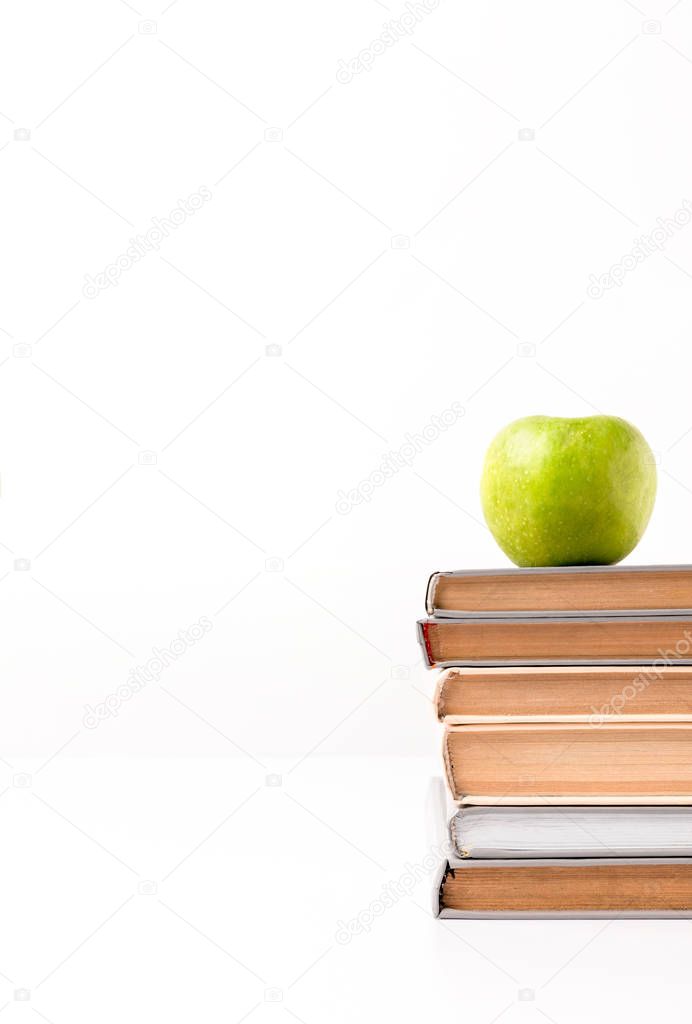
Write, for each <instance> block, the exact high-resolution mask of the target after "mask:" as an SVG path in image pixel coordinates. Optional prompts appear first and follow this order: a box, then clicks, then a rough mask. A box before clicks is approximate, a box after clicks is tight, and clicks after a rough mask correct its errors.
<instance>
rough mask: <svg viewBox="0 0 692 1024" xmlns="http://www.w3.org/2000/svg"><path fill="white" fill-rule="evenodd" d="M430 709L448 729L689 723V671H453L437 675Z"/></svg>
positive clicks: (691, 672)
mask: <svg viewBox="0 0 692 1024" xmlns="http://www.w3.org/2000/svg"><path fill="white" fill-rule="evenodd" d="M435 710H436V712H437V717H438V718H439V719H440V721H444V722H446V723H447V724H448V725H454V724H457V725H458V724H462V723H464V722H470V721H476V720H478V719H479V718H480V717H481V716H483V717H488V716H491V717H495V718H498V717H503V718H506V719H507V720H510V721H511V720H513V719H516V718H520V717H524V718H533V717H545V716H546V715H549V716H551V717H553V718H554V717H555V716H572V717H577V716H579V717H581V718H583V719H586V720H588V721H591V722H594V723H596V724H598V723H599V722H600V721H602V720H603V719H604V718H605V717H607V716H617V717H618V719H619V720H623V719H626V718H628V717H630V716H632V715H636V716H639V717H645V718H648V719H657V718H671V719H678V720H679V719H690V718H692V667H688V666H684V665H677V664H675V665H633V666H627V667H625V666H616V665H598V666H590V665H587V666H581V667H578V668H577V667H574V666H567V665H556V666H552V665H551V666H545V665H543V666H541V665H539V666H535V667H533V668H525V667H510V668H504V667H503V668H472V667H467V668H464V667H460V666H457V667H454V668H448V669H446V670H445V671H443V672H441V673H440V676H439V679H438V681H437V687H436V692H435Z"/></svg>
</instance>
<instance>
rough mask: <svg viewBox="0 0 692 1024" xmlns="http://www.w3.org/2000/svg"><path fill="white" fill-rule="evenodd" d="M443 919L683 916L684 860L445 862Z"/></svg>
mask: <svg viewBox="0 0 692 1024" xmlns="http://www.w3.org/2000/svg"><path fill="white" fill-rule="evenodd" d="M438 900H439V902H438V910H439V914H440V916H441V917H486V916H488V917H494V916H500V917H513V916H516V917H522V916H527V917H533V916H548V917H551V916H568V917H570V916H572V917H589V916H594V917H597V916H608V915H613V916H615V915H617V916H620V915H622V916H624V917H628V916H630V917H632V916H635V917H659V916H660V917H664V916H683V917H686V916H687V917H688V916H690V913H691V912H692V861H690V860H689V859H683V858H679V859H634V860H630V861H622V860H619V861H618V860H607V859H597V860H563V861H557V860H553V861H523V862H516V861H515V862H511V861H510V862H508V861H492V862H489V861H472V860H469V861H466V862H464V864H463V866H451V865H449V864H448V865H447V867H446V869H445V871H444V874H443V878H442V882H441V884H440V887H439V895H438Z"/></svg>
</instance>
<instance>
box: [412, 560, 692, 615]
mask: <svg viewBox="0 0 692 1024" xmlns="http://www.w3.org/2000/svg"><path fill="white" fill-rule="evenodd" d="M426 608H427V611H428V615H435V616H439V617H450V616H451V617H454V616H459V617H461V618H463V617H464V616H465V615H473V614H481V615H496V616H512V615H515V614H522V613H523V614H527V613H528V614H530V613H534V614H542V613H553V614H554V613H559V614H561V615H570V614H584V613H588V614H592V615H593V614H598V613H601V612H602V613H614V612H637V614H640V615H641V614H644V613H648V614H660V613H662V612H663V613H665V612H673V611H680V610H685V611H689V612H690V613H691V614H692V566H689V565H652V566H649V565H628V566H622V565H616V566H593V565H587V566H582V565H573V566H564V567H559V568H536V569H489V570H477V569H469V570H463V571H461V572H436V573H434V574H433V576H431V578H430V582H429V583H428V590H427V595H426Z"/></svg>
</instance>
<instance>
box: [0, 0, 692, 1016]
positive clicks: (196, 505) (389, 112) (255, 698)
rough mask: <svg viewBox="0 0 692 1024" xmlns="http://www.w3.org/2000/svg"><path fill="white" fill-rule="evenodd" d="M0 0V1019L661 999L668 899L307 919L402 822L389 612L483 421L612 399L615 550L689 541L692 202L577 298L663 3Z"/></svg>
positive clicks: (674, 60) (379, 859) (396, 647)
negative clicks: (125, 258) (639, 518)
mask: <svg viewBox="0 0 692 1024" xmlns="http://www.w3.org/2000/svg"><path fill="white" fill-rule="evenodd" d="M162 2H163V0H162ZM641 3H642V4H644V0H641ZM135 8H137V9H135ZM421 11H423V13H420V12H421ZM1 17H2V33H1V34H0V110H1V111H2V114H1V115H0V181H1V182H2V198H1V199H0V204H1V210H2V214H1V217H2V220H1V226H2V239H3V243H4V244H3V245H2V247H1V252H0V260H2V265H1V266H0V281H1V282H2V289H1V292H0V296H1V301H0V474H1V477H2V499H1V500H0V542H1V546H0V614H1V616H2V618H1V619H0V621H2V624H3V629H2V644H1V645H0V659H1V664H0V667H1V669H2V675H1V677H0V678H1V679H2V690H1V692H2V714H1V715H0V751H2V754H3V757H4V759H5V760H4V763H3V765H2V767H1V768H0V789H2V788H3V787H4V789H2V793H1V795H0V830H1V831H0V837H1V838H2V845H1V846H0V849H2V850H3V862H4V871H3V876H2V906H3V927H2V929H0V932H1V933H2V945H1V947H0V971H1V972H2V974H3V976H4V980H3V978H0V1018H2V1017H4V1018H5V1019H7V1020H10V1019H15V1018H16V1019H17V1020H19V1019H20V1018H22V1019H23V1020H36V1019H37V1017H39V1018H44V1019H47V1020H49V1021H50V1022H52V1024H69V1022H71V1021H81V1020H84V1021H86V1020H94V1019H98V1020H99V1021H102V1022H109V1021H116V1020H121V1019H123V1017H125V1016H127V1017H128V1018H129V1019H135V1020H143V1021H144V1020H147V1021H149V1020H151V1019H165V1020H177V1019H180V1020H183V1019H189V1017H190V1016H192V1014H195V1015H197V1016H199V1017H203V1018H204V1019H205V1020H209V1021H217V1020H218V1021H230V1022H232V1024H233V1022H235V1021H239V1020H240V1019H242V1018H244V1016H245V1015H246V1014H252V1015H253V1018H252V1019H253V1024H254V1021H259V1020H260V1019H262V1018H263V1017H266V1018H267V1019H268V1018H269V1017H272V1018H273V1019H276V1018H277V1017H281V1018H282V1019H287V1018H288V1017H293V1018H297V1019H299V1020H303V1021H305V1024H313V1022H315V1024H316V1022H317V1021H318V1020H320V1019H329V1020H344V1021H346V1020H353V1019H354V1017H356V1016H357V1017H359V1018H360V1019H364V1020H380V1019H382V1017H383V1016H387V1017H390V1016H394V1015H398V1016H403V1015H405V1014H407V1013H408V1014H410V1016H411V1018H412V1019H413V1018H414V1017H415V1018H416V1019H419V1018H421V1017H422V1016H425V1017H426V1018H430V1017H433V1016H435V1015H437V1016H439V1017H441V1016H445V1017H447V1016H449V1015H450V1014H454V1013H456V1014H461V1015H463V1017H464V1018H465V1019H473V1020H478V1021H480V1022H481V1024H484V1022H487V1024H490V1022H491V1021H492V1020H493V1019H497V1017H498V1015H500V1014H503V1020H507V1021H509V1020H510V1019H515V1020H517V1021H518V1020H520V1019H523V1020H528V1019H531V1020H540V1019H541V1018H543V1019H544V1018H545V1017H549V1019H552V1020H554V1021H557V1022H558V1024H568V1022H569V1021H572V1020H573V1021H577V1020H582V1019H584V1017H585V1016H588V1017H589V1018H590V1019H592V1020H609V1019H612V1017H613V1015H620V1016H622V1015H623V1014H624V1013H627V1015H628V1017H629V1018H630V1019H631V1020H635V1021H636V1020H642V1021H643V1020H649V1019H651V1016H652V1014H657V1013H660V1012H663V1011H662V1010H661V1004H662V1003H664V1004H665V1015H666V1018H667V1019H669V1020H678V1019H680V1020H682V1019H686V1016H685V1015H686V1010H685V1009H684V1004H683V1002H682V1001H681V999H680V998H678V997H674V990H673V987H674V986H675V985H676V984H679V983H680V981H681V976H682V974H683V973H684V968H685V966H686V963H687V960H686V959H685V960H684V961H683V955H684V952H685V949H686V944H689V929H688V926H687V925H686V924H685V923H684V922H683V923H678V924H674V923H670V924H665V925H664V924H657V923H641V924H637V923H625V922H615V923H614V924H612V925H609V926H607V927H606V928H605V930H604V931H602V930H603V928H604V926H603V924H602V923H601V924H597V923H593V922H591V923H589V922H581V923H575V924H566V923H557V924H552V925H551V924H541V925H523V924H505V925H498V924H492V923H486V924H475V925H463V924H458V925H457V924H455V925H450V924H445V925H443V924H441V923H439V922H438V923H435V922H432V921H430V920H426V919H425V918H424V916H423V912H422V911H421V907H423V908H425V907H427V898H428V893H427V889H428V887H429V880H428V879H422V880H421V881H420V883H419V884H418V885H417V886H416V887H415V889H414V891H413V892H412V893H411V894H410V897H409V896H407V897H406V898H405V899H402V900H401V902H400V903H399V904H398V905H397V907H396V908H394V909H392V910H391V911H389V912H388V913H387V914H386V915H384V916H383V917H382V918H381V919H378V921H377V922H376V927H373V930H372V933H371V934H369V935H362V936H359V937H358V938H357V939H355V938H354V940H353V942H352V943H351V944H350V945H349V946H348V947H341V946H339V944H338V943H337V942H336V941H335V934H336V931H337V920H339V919H342V920H348V919H350V918H352V917H354V916H355V915H356V914H357V913H358V912H359V911H361V910H362V909H363V908H367V906H368V905H369V904H370V902H371V901H372V900H373V899H375V898H376V897H377V895H378V892H379V890H380V887H381V885H382V884H383V882H386V881H387V880H391V879H397V878H399V877H400V876H401V874H402V872H403V871H404V867H403V865H404V864H405V862H406V861H410V862H415V861H416V860H417V859H418V860H419V859H420V858H421V857H422V856H424V855H425V852H426V842H427V840H426V838H425V834H424V831H423V825H422V804H423V797H424V792H425V788H426V785H427V778H428V776H429V775H430V773H431V772H432V771H436V770H438V758H437V751H438V745H439V735H438V727H437V724H436V723H435V722H434V719H433V715H432V710H431V706H430V699H429V697H430V694H431V692H432V686H433V680H432V678H431V676H430V674H428V673H426V672H425V671H424V670H423V668H422V666H421V663H420V657H419V652H418V650H417V647H416V644H415V639H414V621H415V619H416V618H417V617H419V616H420V615H421V614H422V612H423V594H424V588H425V583H426V581H427V577H428V575H429V573H430V572H431V571H433V570H434V569H452V568H463V567H472V566H483V567H488V566H494V565H496V566H499V565H505V564H507V563H506V560H505V559H504V556H503V555H502V554H501V552H500V551H499V549H498V548H497V547H496V545H495V543H494V541H493V540H492V537H491V536H490V534H489V533H488V531H487V530H486V528H485V526H484V524H483V522H482V516H481V512H480V506H479V501H478V480H479V475H480V467H481V463H482V458H483V453H484V451H485V448H486V446H487V444H488V442H489V441H490V439H491V437H492V436H493V434H494V433H495V432H496V431H497V430H498V429H499V428H500V427H501V426H502V425H503V424H504V423H506V422H507V421H509V420H511V419H513V418H515V417H518V416H522V415H527V414H532V413H545V414H554V415H565V416H569V415H589V414H590V413H592V412H597V411H598V412H607V413H612V414H616V415H620V416H624V417H626V418H628V419H631V420H632V421H633V422H634V423H636V424H637V426H639V428H640V429H641V430H642V431H643V433H644V434H645V436H646V437H647V439H648V440H649V442H650V444H651V446H652V448H653V449H654V450H655V452H656V454H657V458H658V461H659V480H660V485H659V496H658V501H657V506H656V509H655V512H654V516H653V519H652V522H651V525H650V528H649V530H648V532H647V534H646V536H645V538H644V540H643V541H642V543H641V545H640V546H639V548H638V549H637V551H636V552H635V553H634V555H633V556H632V558H631V559H630V560H632V559H634V560H636V561H639V562H667V561H670V562H682V561H692V558H690V554H689V551H688V535H689V522H690V515H691V513H692V469H691V467H690V457H691V455H692V411H691V409H690V402H689V397H688V396H689V393H690V373H689V371H690V365H691V362H692V356H691V355H690V327H691V325H692V307H691V299H692V225H691V226H689V227H679V228H678V227H676V228H671V229H670V232H669V235H670V237H669V236H668V233H666V238H665V243H662V244H663V248H662V251H660V252H655V253H653V254H652V255H650V256H649V257H648V258H647V259H646V260H644V261H642V262H641V264H639V265H638V266H637V267H636V269H634V270H631V271H630V272H628V273H626V274H625V275H624V279H623V281H622V284H621V286H620V287H614V288H612V289H608V290H606V291H605V292H604V294H603V295H602V296H601V297H600V298H594V297H592V296H591V295H590V294H589V292H588V290H587V289H588V287H589V282H590V280H592V281H593V279H592V277H591V275H596V279H598V278H599V277H600V276H601V275H603V274H605V273H607V272H608V270H609V268H611V267H612V266H614V265H622V259H623V257H624V256H626V254H628V253H631V251H632V249H633V246H634V245H635V240H636V239H638V238H640V237H641V236H646V237H647V238H648V237H650V236H651V233H652V232H654V231H655V230H656V229H657V228H659V227H660V224H659V221H658V219H659V218H661V219H662V220H663V221H664V222H665V220H666V219H667V218H671V217H673V215H674V214H675V212H676V211H678V210H680V209H681V204H682V203H683V201H684V200H689V199H692V182H691V181H690V161H691V159H692V143H691V142H690V132H689V127H688V121H689V99H690V94H691V91H692V4H691V3H690V2H689V0H678V2H677V3H675V4H673V5H672V6H670V3H656V2H655V0H647V2H646V6H640V5H639V3H634V2H633V0H608V2H600V3H596V2H585V3H582V4H574V3H572V4H565V3H548V2H547V0H546V2H527V3H523V4H516V3H511V2H510V0H506V2H492V3H488V4H480V3H471V2H455V0H441V2H440V3H439V5H438V6H437V7H436V8H435V9H433V10H431V11H429V12H425V11H424V9H423V8H422V7H421V6H419V8H418V18H417V20H416V21H415V23H413V24H411V21H412V19H411V17H410V10H407V8H406V7H404V6H400V5H398V4H395V3H392V4H390V3H389V0H387V3H385V2H384V0H351V2H349V3H345V2H342V3H336V2H325V0H322V2H318V0H315V2H310V0H304V2H303V0H299V2H298V3H291V4H287V3H281V2H278V0H276V2H269V0H254V2H252V3H243V4H241V3H236V2H231V3H226V4H224V3H221V2H220V0H218V2H211V0H201V2H197V3H193V2H192V0H173V3H171V4H169V6H168V7H167V8H166V9H165V10H163V9H160V8H156V7H150V6H146V7H145V6H144V4H143V2H142V0H135V3H134V4H130V3H127V2H125V0H99V2H91V3H87V2H86V0H84V2H79V0H67V2H64V3H60V4H56V3H53V4H51V3H48V2H36V3H32V2H26V3H23V4H19V3H14V4H10V3H7V4H4V5H3V6H2V8H1ZM402 19H403V21H402ZM391 21H395V22H397V23H398V25H402V24H403V25H406V26H408V31H407V32H406V33H404V34H403V37H402V38H400V39H398V41H396V42H394V43H393V44H392V45H390V46H388V47H383V46H382V45H380V42H379V41H378V40H379V37H380V36H381V34H382V33H383V32H384V31H385V23H389V22H391ZM401 31H402V30H401V29H399V32H400V33H401ZM359 55H360V56H359ZM354 61H356V62H358V61H360V63H357V64H356V65H355V70H354V63H353V62H354ZM364 64H368V67H369V70H365V69H364V67H363V65H364ZM339 69H340V70H339ZM345 69H346V70H345ZM348 69H351V78H350V81H347V79H348V78H349V70H348ZM338 72H339V76H338V77H337V73H338ZM200 190H209V192H206V191H205V195H208V194H210V198H208V199H207V200H206V201H205V202H204V203H203V204H202V205H201V207H200V209H198V210H197V212H195V213H194V214H192V215H188V216H186V217H185V218H184V222H183V223H181V224H180V225H179V226H177V227H174V228H173V229H171V230H169V231H168V234H167V237H165V238H164V239H163V240H162V241H161V242H160V245H159V247H158V249H152V251H149V252H147V254H146V255H145V256H144V257H143V258H141V259H139V260H138V262H136V263H135V264H133V265H131V266H130V267H129V268H128V269H122V273H121V275H120V277H119V279H118V281H117V283H116V284H113V285H110V286H109V287H107V288H104V289H103V290H101V291H100V292H99V293H98V294H97V295H95V296H92V297H89V296H88V295H87V294H85V293H84V291H83V287H84V284H85V280H86V275H89V279H93V278H94V277H96V276H97V275H98V274H99V273H101V272H103V271H104V270H105V268H107V267H109V266H112V265H114V264H116V263H117V260H118V257H119V255H120V254H122V253H125V252H126V250H127V248H128V246H129V245H130V244H131V243H130V240H131V239H132V238H133V237H135V236H145V237H149V236H147V232H151V231H152V227H153V224H152V218H166V217H168V216H169V214H170V213H171V211H173V210H174V209H176V207H177V206H178V204H179V202H180V201H181V200H186V199H187V198H188V197H190V196H192V195H193V194H197V193H199V192H200ZM455 403H457V405H456V406H455ZM459 404H460V405H461V406H462V407H463V415H460V416H458V418H457V419H456V421H455V422H454V423H453V424H452V425H451V426H449V427H448V429H446V430H444V431H438V435H439V436H437V437H436V438H435V439H434V440H432V441H430V442H429V443H425V444H419V447H420V448H421V451H420V452H419V453H417V454H416V456H415V458H414V459H413V460H412V461H411V464H410V465H406V466H403V467H402V468H400V469H399V470H398V471H397V472H395V473H393V474H392V475H391V476H390V477H389V478H388V479H387V480H386V481H384V482H382V480H381V479H380V478H379V477H378V476H377V475H375V477H373V474H376V472H377V470H378V469H379V467H380V465H381V463H382V460H383V458H384V457H385V456H387V453H391V452H394V453H396V452H399V451H400V450H401V449H402V446H404V445H405V444H406V443H407V441H408V438H409V435H418V434H420V433H421V432H422V431H423V430H424V428H425V427H426V426H429V425H430V424H431V423H433V422H434V418H435V417H439V416H441V415H442V414H443V413H444V412H445V410H449V409H451V408H458V406H459ZM432 433H433V434H434V433H435V430H434V429H433V430H432ZM363 481H365V482H366V485H367V483H368V482H369V483H370V485H371V486H370V492H371V493H370V494H369V500H367V501H362V502H361V503H359V504H357V505H355V506H354V507H353V508H352V509H351V510H350V511H346V512H345V510H344V505H343V494H344V493H346V494H348V493H349V492H350V491H352V489H354V488H358V487H362V482H363ZM373 481H376V485H375V486H372V484H373ZM361 493H362V492H361ZM340 495H341V498H340ZM339 502H341V504H339ZM202 617H206V619H205V621H206V620H208V621H209V623H211V627H212V628H211V629H207V632H206V633H205V634H204V636H203V637H202V638H201V639H200V640H199V641H198V642H196V643H195V644H194V645H193V646H191V647H189V649H187V650H185V652H184V653H183V654H180V655H179V656H178V657H177V658H176V659H174V660H171V659H169V662H170V664H169V665H168V667H166V669H165V671H163V672H161V673H160V675H159V680H158V682H157V681H156V680H152V681H151V682H149V683H147V684H146V685H144V686H143V687H142V689H141V690H140V692H138V693H136V694H134V695H133V696H131V698H130V699H129V700H127V701H124V700H123V701H119V699H118V698H117V692H118V687H122V686H123V685H127V680H128V678H129V677H130V674H131V673H132V672H133V671H134V670H136V669H140V670H141V669H145V670H146V668H147V665H149V667H151V662H150V659H151V658H152V657H156V656H157V655H154V654H153V653H152V652H153V649H154V648H158V649H163V648H169V647H170V645H171V643H172V642H173V641H174V640H175V639H176V638H177V637H178V635H179V631H180V630H183V631H187V630H188V629H189V628H190V627H191V626H193V625H194V624H195V623H197V622H198V621H199V620H200V619H201V618H202ZM122 692H123V691H122V690H121V693H122ZM114 694H115V695H116V697H115V698H114V697H113V695H114ZM107 699H110V706H111V708H112V709H113V711H114V712H115V711H117V715H116V714H115V713H113V714H112V715H111V716H109V717H108V718H107V719H105V720H100V721H99V722H98V724H97V727H96V728H88V727H86V725H85V724H84V715H85V706H86V705H88V706H90V707H92V708H96V707H98V706H99V705H100V704H101V703H102V702H104V701H106V700H107ZM92 724H93V721H92ZM190 755H196V756H195V757H192V756H190ZM383 755H386V756H383ZM279 775H280V776H281V778H280V779H279V778H278V777H275V776H279ZM30 776H31V777H30ZM267 777H268V778H269V783H270V784H269V785H267ZM279 783H280V784H279ZM402 821H403V822H404V824H402ZM183 861H184V863H182V864H181V866H180V867H179V868H178V867H177V866H176V865H178V864H179V863H180V862H183ZM174 868H175V870H173V869H174ZM169 875H170V878H169V877H168V876H169ZM142 880H145V881H147V880H149V881H150V882H155V883H156V891H155V892H152V891H151V890H152V889H153V888H154V886H153V885H151V884H149V885H144V888H143V889H142V890H141V891H140V889H141V882H142ZM152 896H153V898H152ZM233 958H238V959H239V960H240V961H242V965H241V964H239V963H237V962H236V960H235V959H233ZM63 961H64V963H63ZM313 963H314V964H315V965H314V967H313V966H312V965H313ZM308 969H309V970H308ZM305 971H307V973H306V974H304V976H303V977H301V979H300V981H298V980H297V979H298V978H299V976H301V975H303V972H305ZM44 982H45V983H44ZM275 988H276V989H277V990H280V996H281V998H280V999H279V998H278V995H277V993H274V994H273V995H272V992H273V990H274V989H275ZM520 989H521V990H525V989H528V990H530V991H531V993H532V995H531V998H528V997H526V998H524V997H522V998H521V999H519V997H518V993H519V990H520ZM24 990H27V991H26V992H25V991H24ZM265 990H269V994H267V993H266V992H265ZM27 992H28V993H29V995H30V998H26V995H27ZM17 993H19V994H18V995H17ZM524 996H526V993H524ZM464 1000H465V1001H466V1002H465V1003H464Z"/></svg>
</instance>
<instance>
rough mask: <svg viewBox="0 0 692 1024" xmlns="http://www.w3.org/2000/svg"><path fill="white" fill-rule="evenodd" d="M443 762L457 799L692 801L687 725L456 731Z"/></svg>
mask: <svg viewBox="0 0 692 1024" xmlns="http://www.w3.org/2000/svg"><path fill="white" fill-rule="evenodd" d="M443 757H444V764H445V769H446V772H447V781H448V783H449V788H450V790H451V792H452V795H453V797H454V799H455V800H465V801H466V802H469V803H473V802H478V801H477V798H478V797H484V798H496V799H504V798H505V797H508V796H511V797H513V798H520V799H521V800H523V801H524V802H525V801H526V799H527V798H532V799H538V798H542V797H568V798H574V797H582V796H598V797H607V798H608V799H609V800H610V802H612V803H617V802H618V798H619V797H620V796H629V797H636V798H637V800H638V801H639V802H641V803H645V802H647V799H648V798H650V797H657V798H664V799H670V798H676V799H678V800H679V799H680V798H684V799H685V801H692V797H691V796H690V794H692V723H690V722H616V723H611V722H606V723H604V724H603V725H602V726H600V727H595V726H593V725H588V724H585V723H564V722H551V721H543V722H539V723H534V724H530V725H528V724H516V725H515V724H511V725H510V724H482V725H453V726H449V727H448V728H447V729H446V730H445V734H444V742H443Z"/></svg>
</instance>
